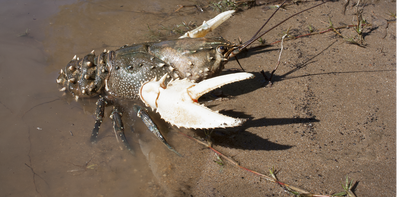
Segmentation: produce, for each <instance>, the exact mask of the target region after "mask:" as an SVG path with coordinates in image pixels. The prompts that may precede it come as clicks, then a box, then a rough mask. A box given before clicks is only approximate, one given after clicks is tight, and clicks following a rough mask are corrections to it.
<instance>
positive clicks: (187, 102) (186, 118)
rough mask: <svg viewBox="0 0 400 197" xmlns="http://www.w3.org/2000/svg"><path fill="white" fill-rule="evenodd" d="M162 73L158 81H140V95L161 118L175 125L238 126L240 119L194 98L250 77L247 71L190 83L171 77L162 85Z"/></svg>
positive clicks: (195, 126)
mask: <svg viewBox="0 0 400 197" xmlns="http://www.w3.org/2000/svg"><path fill="white" fill-rule="evenodd" d="M166 77H167V75H164V76H163V77H162V78H161V79H160V80H159V81H151V82H148V83H145V84H143V85H142V87H141V89H140V98H141V99H142V101H143V102H144V103H145V104H146V105H149V106H150V107H151V108H152V109H156V111H157V112H158V113H159V114H160V116H161V118H163V119H164V120H166V121H167V122H169V123H171V124H172V125H176V126H177V127H185V128H194V129H211V128H225V127H235V126H240V125H241V124H243V122H244V121H245V120H244V119H239V118H232V117H229V116H225V115H222V114H219V113H218V112H215V111H212V110H211V109H209V108H207V107H205V106H203V105H200V104H198V103H197V99H198V98H200V96H202V95H203V94H205V93H207V92H210V91H212V90H214V89H216V88H219V87H221V86H223V85H226V84H230V83H233V82H237V81H242V80H245V79H250V78H253V77H254V75H253V74H250V73H244V72H243V73H235V74H229V75H223V76H219V77H214V78H211V79H207V80H204V81H202V82H200V83H193V82H190V81H188V80H175V81H171V82H169V84H168V85H167V86H165V79H166Z"/></svg>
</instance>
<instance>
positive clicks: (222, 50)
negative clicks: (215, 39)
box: [218, 46, 227, 54]
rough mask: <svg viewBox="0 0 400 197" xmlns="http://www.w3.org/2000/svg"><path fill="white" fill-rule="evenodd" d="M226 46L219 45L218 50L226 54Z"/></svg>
mask: <svg viewBox="0 0 400 197" xmlns="http://www.w3.org/2000/svg"><path fill="white" fill-rule="evenodd" d="M226 49H227V48H226V47H225V46H220V47H218V52H219V53H222V54H224V53H225V52H226Z"/></svg>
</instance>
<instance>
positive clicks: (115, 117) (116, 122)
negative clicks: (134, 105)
mask: <svg viewBox="0 0 400 197" xmlns="http://www.w3.org/2000/svg"><path fill="white" fill-rule="evenodd" d="M110 117H111V119H112V123H113V128H114V132H115V135H116V136H117V141H118V137H119V138H120V139H121V142H122V143H123V144H124V145H125V147H126V148H127V149H128V150H129V152H131V153H132V154H135V152H134V151H133V149H132V148H131V146H130V145H129V143H128V140H127V139H126V137H125V133H124V125H123V123H122V113H121V112H120V111H119V110H118V109H117V108H115V107H114V109H113V111H112V112H111V116H110Z"/></svg>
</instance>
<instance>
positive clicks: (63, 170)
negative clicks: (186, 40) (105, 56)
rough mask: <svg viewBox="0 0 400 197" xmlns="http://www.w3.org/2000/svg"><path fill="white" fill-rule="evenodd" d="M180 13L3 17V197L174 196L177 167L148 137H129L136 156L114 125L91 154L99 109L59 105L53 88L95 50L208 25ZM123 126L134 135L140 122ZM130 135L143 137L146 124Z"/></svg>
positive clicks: (82, 11) (80, 9) (163, 7)
mask: <svg viewBox="0 0 400 197" xmlns="http://www.w3.org/2000/svg"><path fill="white" fill-rule="evenodd" d="M179 4H182V2H179V1H167V2H165V1H57V2H54V1H35V2H34V3H33V2H28V1H9V2H7V3H5V4H4V5H5V6H2V7H1V8H0V9H1V10H0V13H2V14H1V15H2V17H1V19H0V20H1V25H2V27H3V28H1V30H0V45H1V47H0V50H1V53H0V57H1V59H2V63H1V66H0V80H1V85H0V89H1V92H2V94H1V96H0V109H1V110H0V114H1V118H2V132H1V133H0V144H1V145H0V146H1V148H0V151H1V152H0V155H1V158H3V159H2V161H1V162H0V169H1V172H0V176H1V177H2V178H1V179H0V182H1V183H0V185H1V187H0V193H2V194H3V195H6V196H132V195H134V196H155V195H161V196H164V195H171V193H170V192H169V189H168V188H167V186H166V185H168V183H162V181H164V180H163V179H162V178H159V177H160V176H161V177H163V176H164V177H166V176H167V175H166V173H168V172H169V171H170V170H169V171H168V169H167V170H166V169H164V168H166V167H165V166H167V167H168V165H169V164H168V163H169V162H170V161H169V160H168V158H165V157H172V158H173V157H175V156H176V155H174V154H171V153H170V152H168V151H167V150H165V148H164V147H163V146H162V145H159V144H158V143H159V142H158V141H156V140H154V138H153V137H152V136H151V134H146V133H140V132H136V133H134V134H133V133H132V132H130V130H131V129H127V130H128V131H127V133H128V137H129V139H131V140H132V143H133V146H134V148H135V150H136V153H137V154H136V155H135V156H132V155H130V154H129V152H127V151H126V150H125V151H124V150H122V151H121V148H120V147H119V146H120V145H119V144H118V143H117V142H116V140H115V137H114V136H113V134H112V132H110V131H111V130H112V129H111V121H109V119H108V118H106V119H105V121H104V124H103V125H102V128H101V133H100V136H99V137H100V140H99V143H97V144H96V145H91V144H90V143H89V136H90V133H91V128H92V126H93V123H94V116H93V113H94V110H95V101H96V100H95V99H84V100H81V101H79V102H78V103H77V102H74V101H72V99H71V98H70V97H68V96H62V92H59V91H57V88H59V87H57V85H56V83H55V79H56V77H57V76H58V72H59V70H60V69H61V68H63V67H64V66H65V65H66V64H67V63H68V61H69V60H70V58H72V56H73V55H75V54H77V55H78V56H79V57H83V56H84V55H85V54H87V53H88V52H90V51H91V50H93V49H94V50H96V51H102V50H103V49H104V48H108V49H111V50H112V49H116V48H118V47H120V46H122V45H124V44H128V43H129V44H132V43H137V42H143V41H149V36H148V34H149V30H148V27H150V28H155V29H159V28H160V24H163V25H165V26H168V25H172V24H177V23H178V24H179V23H181V22H182V21H190V20H193V19H195V17H196V16H194V15H201V17H203V18H209V17H210V16H211V13H206V14H201V13H200V12H198V11H196V10H195V9H184V10H182V11H181V12H179V13H173V11H174V10H175V9H176V8H177V5H179ZM187 16H189V17H187ZM201 17H200V18H201ZM197 22H198V23H201V20H197ZM168 36H169V35H168ZM174 36H175V37H176V36H177V35H171V37H174ZM125 119H126V124H127V125H129V124H133V123H135V121H136V120H131V119H129V117H126V118H125ZM128 127H129V126H128ZM133 129H134V130H135V131H140V130H141V129H143V128H142V127H140V124H139V126H138V127H135V128H132V130H133ZM174 141H176V140H171V143H173V142H174ZM176 146H179V145H177V144H176ZM157 149H161V151H159V150H157ZM154 150H157V151H156V152H154ZM163 154H165V156H163ZM4 158H6V159H4ZM160 161H162V162H160ZM161 164H162V165H161ZM161 180H162V181H161ZM160 181H161V184H160Z"/></svg>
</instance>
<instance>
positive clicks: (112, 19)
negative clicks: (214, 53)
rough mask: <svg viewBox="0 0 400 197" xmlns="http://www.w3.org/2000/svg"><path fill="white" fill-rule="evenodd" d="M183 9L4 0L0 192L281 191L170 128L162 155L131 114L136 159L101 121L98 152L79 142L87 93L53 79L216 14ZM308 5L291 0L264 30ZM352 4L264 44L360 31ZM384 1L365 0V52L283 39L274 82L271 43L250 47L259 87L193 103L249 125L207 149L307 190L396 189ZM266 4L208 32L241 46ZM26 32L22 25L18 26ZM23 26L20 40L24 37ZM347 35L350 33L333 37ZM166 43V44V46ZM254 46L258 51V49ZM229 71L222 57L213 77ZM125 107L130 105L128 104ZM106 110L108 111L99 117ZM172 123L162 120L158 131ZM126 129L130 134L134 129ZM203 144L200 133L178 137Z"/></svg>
mask: <svg viewBox="0 0 400 197" xmlns="http://www.w3.org/2000/svg"><path fill="white" fill-rule="evenodd" d="M187 3H188V2H186V1H173V2H172V1H168V2H162V1H138V2H135V1H85V2H82V1H79V2H76V1H62V2H57V3H54V2H52V1H36V2H35V3H30V2H24V1H14V2H13V3H7V4H6V5H7V6H3V7H2V8H0V9H1V13H3V14H2V15H3V17H2V18H1V19H0V20H1V22H2V27H3V28H2V29H1V30H0V35H1V36H0V43H1V45H0V50H1V53H0V57H1V58H2V63H1V64H0V80H1V83H0V84H1V85H0V89H1V92H2V94H1V95H0V109H1V110H0V114H1V122H2V124H1V125H2V131H1V132H0V157H1V158H3V159H2V161H0V169H1V170H0V177H2V178H1V179H0V185H1V186H0V193H1V194H3V195H4V196H244V195H246V196H250V195H251V196H290V194H288V193H287V192H285V191H284V190H283V189H282V188H281V187H279V186H278V185H277V184H273V183H271V182H267V181H266V180H263V179H261V178H260V177H257V176H255V175H253V174H251V173H249V172H246V171H244V170H241V169H239V168H237V167H236V166H234V165H231V164H229V163H227V162H226V161H225V165H224V166H221V165H219V164H217V163H216V162H215V161H217V160H218V158H217V157H216V155H215V153H213V152H212V151H210V150H209V149H206V148H204V147H203V146H202V145H200V144H197V143H195V142H194V141H192V140H190V139H188V138H186V137H184V136H182V135H181V134H179V133H178V132H177V131H176V128H170V129H169V131H170V132H169V133H168V135H167V138H168V140H169V142H170V144H171V145H172V146H174V147H175V149H176V150H177V151H178V152H180V153H181V154H182V155H183V157H178V156H177V155H175V154H174V153H172V152H170V151H168V150H167V149H166V148H165V147H164V146H163V145H162V144H161V143H160V142H159V141H158V140H157V139H155V138H154V136H153V135H152V134H151V133H149V132H147V131H146V130H145V128H144V127H143V124H142V123H141V122H140V120H138V119H137V118H135V115H134V114H133V113H132V112H128V113H125V114H124V122H125V127H126V133H127V137H128V139H129V141H130V143H131V144H132V146H133V147H134V149H135V152H136V154H135V155H134V156H133V155H131V154H130V153H129V152H128V151H126V150H123V149H121V144H118V143H117V141H116V140H115V136H114V134H113V133H112V125H111V121H110V120H109V118H105V121H104V123H103V125H102V127H101V130H100V135H99V138H100V140H99V141H98V143H97V144H95V145H92V144H91V143H90V142H89V137H90V134H91V129H92V128H93V124H94V117H95V116H94V111H95V102H96V98H92V99H82V100H80V101H79V102H75V101H73V99H72V98H71V97H68V96H62V94H63V93H62V92H59V91H58V88H59V87H58V86H57V84H56V83H55V79H56V77H57V76H58V72H59V70H60V69H61V68H63V67H64V66H66V64H67V63H68V61H69V60H70V59H71V58H72V57H73V56H74V55H75V54H76V55H78V56H79V57H83V56H84V55H86V54H87V53H89V52H90V51H91V50H93V49H94V50H96V51H99V52H100V51H103V49H104V48H107V49H110V50H114V49H117V48H119V47H120V46H123V45H124V44H133V43H141V42H145V41H150V40H151V37H150V36H149V28H150V29H152V30H157V29H160V28H161V26H160V25H163V26H164V27H171V26H172V25H176V24H182V22H183V21H185V22H187V23H188V22H189V21H193V22H196V24H198V25H200V24H201V23H202V21H203V20H207V19H209V18H212V17H213V16H215V15H216V14H217V13H216V12H213V11H210V10H208V11H206V12H204V13H201V12H199V11H197V10H196V9H195V8H193V7H190V8H184V9H181V10H180V11H179V12H177V13H173V11H174V10H176V8H177V5H180V4H187ZM315 4H316V2H310V3H300V4H299V5H289V6H287V7H286V10H282V11H279V12H278V13H277V14H276V16H275V17H274V18H273V20H272V21H271V25H272V24H275V23H277V21H280V20H281V19H283V18H285V17H288V16H290V15H291V14H293V13H295V12H297V11H300V10H302V9H305V8H307V7H310V6H312V5H315ZM351 5H352V3H350V6H349V8H348V10H347V12H346V14H345V15H343V13H342V11H343V2H328V3H326V4H325V5H322V6H320V7H318V8H315V9H313V10H311V11H308V12H306V13H303V14H300V15H299V16H296V17H294V18H293V19H291V20H289V21H288V22H286V23H285V24H283V25H281V26H280V27H278V28H277V29H275V30H273V31H271V32H270V33H269V34H267V35H266V36H264V38H265V39H266V42H267V43H271V42H274V41H277V40H280V37H281V36H282V35H283V34H282V32H285V31H286V30H287V29H288V28H289V27H291V31H290V34H292V35H302V34H306V33H307V32H308V26H309V25H310V26H312V27H313V28H314V29H315V30H323V29H326V28H327V27H328V26H329V22H328V21H329V18H330V19H331V20H332V22H333V24H334V26H335V27H337V26H342V24H356V22H357V21H356V17H355V16H354V15H352V13H354V9H353V8H352V7H351ZM395 7H396V3H395V2H391V1H373V2H368V4H367V5H366V6H365V8H364V12H363V16H364V18H365V19H366V21H367V22H368V23H374V24H376V25H375V26H373V27H368V28H365V30H364V31H365V43H366V44H367V45H366V46H365V47H359V46H356V45H351V44H347V43H346V42H345V41H343V39H342V38H340V37H339V36H337V35H336V34H335V33H333V32H329V33H325V34H321V35H314V36H311V37H304V38H300V39H297V40H291V41H286V42H284V50H283V54H282V59H281V65H280V67H279V69H278V71H277V72H276V73H275V74H276V75H275V77H274V78H273V85H272V87H266V85H267V83H266V81H265V79H264V77H263V76H262V75H261V74H260V71H261V70H264V71H266V72H267V71H271V70H272V69H273V68H274V67H275V65H276V61H277V58H278V55H279V49H280V46H279V44H276V45H273V46H271V47H265V48H250V49H249V50H248V51H247V52H245V53H244V54H242V55H241V56H240V62H241V64H242V66H243V67H244V68H245V70H246V71H247V72H251V73H254V74H255V75H256V77H255V79H252V80H248V81H244V82H240V83H235V84H231V85H228V86H225V87H223V88H221V89H222V92H223V93H224V94H225V95H227V96H228V97H226V98H223V99H212V97H205V98H204V99H203V100H202V101H203V102H204V103H205V104H206V105H207V106H209V107H210V108H212V109H213V110H220V111H221V113H224V114H227V115H230V116H235V117H242V118H248V119H249V120H248V121H247V122H246V123H245V124H244V125H243V126H242V127H238V128H234V129H226V130H223V129H218V130H216V131H215V132H213V134H212V135H211V139H212V141H213V144H214V146H213V147H214V148H215V149H217V150H218V151H220V152H222V153H224V154H226V155H227V156H229V157H231V158H232V159H234V160H235V161H237V162H239V163H240V164H241V165H242V166H244V167H246V168H249V169H252V170H256V171H258V172H261V173H265V174H268V172H269V169H270V168H272V167H274V168H275V169H276V170H278V173H277V177H278V178H279V180H280V181H282V182H285V183H287V184H290V185H293V186H297V187H300V188H302V189H305V190H307V191H310V192H313V193H317V194H333V193H337V192H341V191H342V188H341V183H344V181H345V178H346V176H348V177H349V178H350V179H352V180H354V181H356V185H355V187H354V193H355V194H356V195H357V196H394V195H395V194H396V175H395V174H396V168H395V163H396V151H395V148H396V140H395V136H396V120H395V117H396V103H395V99H396V51H395V47H396V22H392V23H391V22H389V23H388V24H387V26H386V25H385V21H387V20H393V18H391V17H390V16H389V14H388V13H396V10H395ZM272 12H273V10H269V9H266V6H257V7H254V8H251V9H248V10H244V11H243V12H239V13H236V14H235V15H234V16H233V17H232V18H231V19H230V20H229V21H227V22H226V23H225V24H223V25H222V26H221V27H220V28H219V29H217V30H216V31H214V32H212V33H211V34H210V35H209V37H213V36H214V37H216V36H222V37H224V38H226V39H228V40H230V41H232V42H238V39H239V38H241V39H242V40H247V39H249V38H250V37H251V36H252V34H253V32H256V31H257V30H258V28H259V27H260V26H261V25H262V24H263V23H264V21H265V20H266V19H267V18H268V17H269V16H270V14H271V13H272ZM27 29H29V30H28V31H27ZM26 32H28V34H24V33H26ZM340 33H341V34H342V35H344V36H346V37H351V36H355V35H356V32H355V31H354V30H353V29H351V28H350V29H341V30H340ZM174 37H178V35H168V36H165V37H164V38H174ZM254 46H256V45H254ZM238 69H239V66H238V64H237V63H236V61H235V60H231V61H230V62H229V63H228V64H227V65H226V69H225V70H224V71H223V74H224V73H225V74H226V73H230V72H234V71H236V70H238ZM127 107H128V108H129V105H128V106H127ZM110 109H111V108H108V110H107V113H106V117H108V114H109V111H110ZM164 126H165V127H168V125H164ZM132 131H133V132H132ZM182 131H183V132H185V133H187V134H190V135H192V136H196V137H198V138H203V137H205V136H204V132H202V131H192V130H182Z"/></svg>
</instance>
